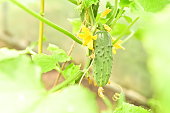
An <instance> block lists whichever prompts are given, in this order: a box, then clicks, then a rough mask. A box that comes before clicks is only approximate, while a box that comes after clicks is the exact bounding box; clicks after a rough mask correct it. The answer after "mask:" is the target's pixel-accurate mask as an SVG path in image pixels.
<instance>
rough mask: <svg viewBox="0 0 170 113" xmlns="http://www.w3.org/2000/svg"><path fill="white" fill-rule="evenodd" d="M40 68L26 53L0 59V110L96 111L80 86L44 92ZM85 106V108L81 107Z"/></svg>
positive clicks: (13, 112)
mask: <svg viewBox="0 0 170 113" xmlns="http://www.w3.org/2000/svg"><path fill="white" fill-rule="evenodd" d="M40 73H41V70H40V68H39V67H37V65H35V64H33V62H32V61H31V59H30V58H29V57H27V56H19V57H16V58H12V59H8V60H3V61H1V62H0V100H1V102H0V110H1V112H2V113H98V112H99V111H98V107H97V103H96V100H95V99H96V97H95V95H94V94H92V93H91V92H90V91H89V90H88V89H86V88H83V87H81V86H71V87H67V88H65V89H64V90H61V91H60V92H56V93H53V94H48V92H47V91H46V90H45V89H44V87H43V85H42V84H41V75H40ZM85 108H86V109H85Z"/></svg>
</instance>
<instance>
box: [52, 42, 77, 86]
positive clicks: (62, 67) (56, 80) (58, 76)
mask: <svg viewBox="0 0 170 113" xmlns="http://www.w3.org/2000/svg"><path fill="white" fill-rule="evenodd" d="M74 46H75V42H73V44H72V45H71V48H70V50H69V52H68V56H70V55H71V53H72V51H73V49H74ZM66 63H67V62H64V63H63V64H62V66H61V70H63V69H64V67H65V65H66ZM60 76H61V73H60V72H59V73H58V74H57V78H56V79H55V81H54V84H53V87H55V85H57V83H58V81H59V79H60Z"/></svg>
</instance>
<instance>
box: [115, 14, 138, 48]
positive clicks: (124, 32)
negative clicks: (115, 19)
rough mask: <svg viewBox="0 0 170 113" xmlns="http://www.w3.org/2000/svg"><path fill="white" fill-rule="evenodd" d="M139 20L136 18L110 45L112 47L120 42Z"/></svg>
mask: <svg viewBox="0 0 170 113" xmlns="http://www.w3.org/2000/svg"><path fill="white" fill-rule="evenodd" d="M138 19H139V17H137V18H136V19H135V20H134V21H133V22H132V23H131V24H130V25H129V26H128V27H127V28H126V29H125V30H124V31H123V32H122V34H120V36H119V37H118V38H117V39H116V40H115V41H114V42H113V43H112V44H113V45H114V44H115V43H116V42H117V41H118V40H120V39H121V38H122V37H123V36H124V35H125V34H126V33H127V31H128V30H129V29H130V28H131V27H132V26H133V25H134V24H135V22H136V21H137V20H138Z"/></svg>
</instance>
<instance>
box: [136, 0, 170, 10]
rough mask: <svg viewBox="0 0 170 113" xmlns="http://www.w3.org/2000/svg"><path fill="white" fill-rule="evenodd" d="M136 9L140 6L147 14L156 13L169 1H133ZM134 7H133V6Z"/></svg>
mask: <svg viewBox="0 0 170 113" xmlns="http://www.w3.org/2000/svg"><path fill="white" fill-rule="evenodd" d="M134 1H135V2H134V3H135V5H136V7H139V5H140V6H142V7H143V8H144V11H147V12H157V11H160V10H162V9H163V8H164V7H165V6H166V5H167V4H169V3H170V1H169V0H134ZM133 6H134V5H133Z"/></svg>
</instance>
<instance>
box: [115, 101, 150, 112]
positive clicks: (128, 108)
mask: <svg viewBox="0 0 170 113" xmlns="http://www.w3.org/2000/svg"><path fill="white" fill-rule="evenodd" d="M113 113H150V112H149V111H148V110H145V109H144V108H142V107H137V106H134V105H132V104H128V103H123V104H122V105H121V106H119V107H117V108H116V109H115V111H114V112H113Z"/></svg>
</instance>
